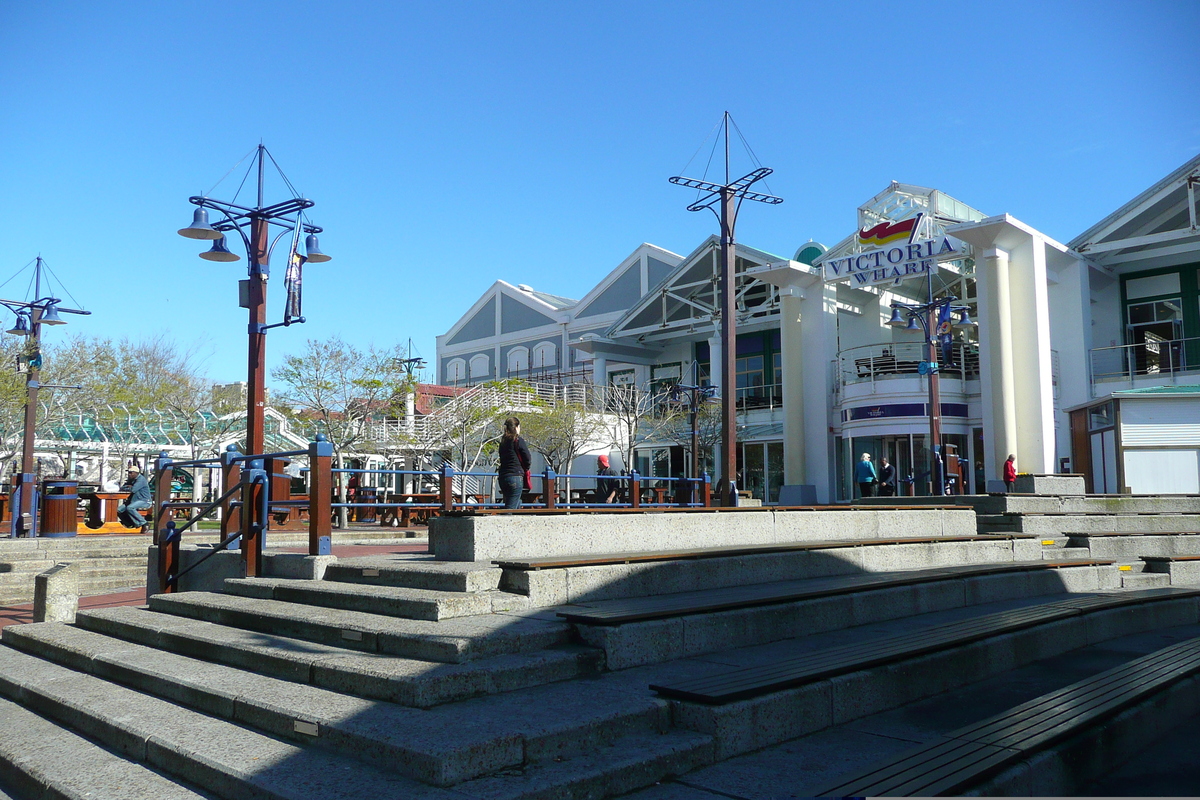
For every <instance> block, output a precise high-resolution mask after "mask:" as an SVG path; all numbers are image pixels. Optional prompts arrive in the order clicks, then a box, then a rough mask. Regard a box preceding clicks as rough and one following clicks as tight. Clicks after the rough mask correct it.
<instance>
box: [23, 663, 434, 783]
mask: <svg viewBox="0 0 1200 800" xmlns="http://www.w3.org/2000/svg"><path fill="white" fill-rule="evenodd" d="M0 696H2V697H3V698H5V699H8V700H10V701H12V702H15V703H18V704H19V705H21V706H22V707H24V708H27V709H29V710H31V711H34V712H36V713H37V714H39V715H40V716H43V717H46V718H48V719H51V720H53V721H55V722H57V723H58V724H59V725H61V726H66V727H68V728H69V729H70V730H72V731H73V732H75V733H78V734H81V735H83V736H86V737H88V738H89V739H91V740H93V741H95V742H97V743H99V744H100V745H101V746H103V747H105V748H106V749H109V750H112V751H115V752H117V753H119V754H120V755H122V756H124V757H125V758H127V759H129V760H131V761H134V762H137V763H140V764H144V765H147V766H150V767H153V768H155V769H158V770H162V771H164V772H167V773H170V774H171V775H172V776H173V777H175V778H177V779H179V780H182V781H185V782H187V783H189V784H192V785H194V786H198V787H200V788H201V789H203V790H205V791H208V792H211V793H213V794H214V795H216V796H218V797H222V798H228V800H244V798H272V800H311V798H313V797H321V798H329V799H330V800H333V799H334V798H344V799H345V800H349V798H356V797H405V798H413V799H414V800H425V799H426V798H429V799H430V800H432V798H438V800H444V799H445V798H447V794H446V792H445V791H444V790H439V789H436V788H434V787H431V786H426V785H424V784H421V783H420V782H418V781H415V780H413V779H411V778H406V777H404V776H402V775H399V774H397V773H395V772H389V771H385V770H381V769H378V768H376V767H373V766H371V765H368V764H364V763H362V762H361V761H358V760H355V759H348V758H346V757H344V756H339V755H337V754H334V753H330V752H327V751H323V750H320V749H315V748H306V747H302V746H300V745H297V744H293V743H289V742H284V741H281V740H279V739H278V738H275V737H272V736H266V735H263V734H261V733H257V732H255V731H251V730H248V729H247V728H245V727H242V726H240V725H236V724H234V723H231V722H228V721H226V720H222V719H215V718H213V717H211V716H208V715H205V714H201V713H199V712H197V711H192V710H190V709H187V708H182V707H180V706H178V705H175V704H174V703H169V702H167V701H165V700H160V699H158V698H156V697H152V696H150V695H147V694H143V693H141V692H137V691H134V690H132V689H128V688H125V687H123V686H117V685H115V684H112V683H109V682H107V681H104V680H102V679H100V678H97V677H95V676H93V675H88V674H85V673H81V672H76V671H75V670H71V669H68V668H66V667H63V666H60V665H58V664H52V663H50V662H48V661H44V660H42V659H39V658H36V657H34V656H31V655H28V654H25V653H21V652H19V651H17V650H14V649H12V648H11V647H0ZM0 735H2V736H3V738H5V739H8V737H9V735H10V734H9V732H8V731H4V732H3V733H2V734H0ZM10 741H11V740H10ZM117 796H122V795H117ZM125 796H127V795H125Z"/></svg>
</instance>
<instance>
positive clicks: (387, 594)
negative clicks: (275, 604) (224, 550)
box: [225, 578, 528, 622]
mask: <svg viewBox="0 0 1200 800" xmlns="http://www.w3.org/2000/svg"><path fill="white" fill-rule="evenodd" d="M225 592H226V593H227V594H233V595H238V596H240V597H259V598H263V599H268V600H282V601H284V602H287V603H303V604H306V605H311V606H321V607H323V608H341V609H345V610H348V611H364V612H368V613H372V614H384V615H387V616H391V617H404V618H406V619H422V620H429V621H432V622H437V621H438V620H444V619H452V618H454V617H472V616H478V615H480V614H490V613H492V611H493V610H497V611H509V610H512V609H513V608H515V607H517V606H521V607H525V606H528V598H525V597H521V596H519V595H513V594H509V593H507V592H495V591H493V592H471V593H469V592H440V591H434V590H431V589H408V588H404V587H397V586H373V585H369V584H353V583H337V582H334V581H305V580H294V579H288V578H226V579H225ZM493 597H495V600H496V606H497V607H496V608H495V609H493V602H492V601H493Z"/></svg>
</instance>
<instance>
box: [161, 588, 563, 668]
mask: <svg viewBox="0 0 1200 800" xmlns="http://www.w3.org/2000/svg"><path fill="white" fill-rule="evenodd" d="M150 609H151V610H153V611H158V612H161V613H166V614H173V615H175V616H184V617H190V618H192V619H201V620H205V621H208V622H217V623H220V624H222V625H228V626H232V627H237V628H245V629H247V630H255V631H262V632H264V633H273V634H278V635H282V636H288V637H291V638H296V639H304V640H307V641H312V642H320V643H323V644H330V645H335V646H340V647H345V648H347V649H350V650H360V651H366V652H380V653H388V654H391V655H398V656H405V657H408V658H418V659H422V660H425V661H441V662H445V663H450V664H457V663H462V662H465V661H470V660H471V659H475V658H484V657H487V656H494V655H504V654H506V653H521V652H531V651H534V650H541V649H544V648H546V647H550V646H552V645H555V644H564V643H566V642H567V641H568V640H569V639H570V626H569V625H567V624H565V623H563V622H561V621H557V620H556V619H555V618H554V617H553V615H551V614H548V613H543V614H541V615H536V614H526V615H521V614H516V613H514V614H491V615H488V616H478V617H462V618H457V619H448V620H443V621H441V622H428V621H425V620H411V619H399V618H396V617H386V616H382V615H379V614H369V613H364V612H361V611H345V610H342V609H330V608H321V607H318V606H310V605H300V604H297V603H285V602H282V601H279V600H262V599H259V598H252V597H236V596H232V595H224V594H215V593H212V592H183V593H180V594H159V595H154V596H153V597H151V598H150Z"/></svg>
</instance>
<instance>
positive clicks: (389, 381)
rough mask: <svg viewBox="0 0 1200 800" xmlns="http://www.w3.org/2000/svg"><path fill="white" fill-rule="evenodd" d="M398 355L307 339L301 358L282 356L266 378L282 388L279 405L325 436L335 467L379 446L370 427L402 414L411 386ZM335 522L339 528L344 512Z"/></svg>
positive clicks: (342, 496)
mask: <svg viewBox="0 0 1200 800" xmlns="http://www.w3.org/2000/svg"><path fill="white" fill-rule="evenodd" d="M403 355H404V351H403V349H402V348H400V347H399V346H393V347H389V348H377V347H375V346H374V345H372V346H371V347H369V348H368V349H367V350H365V351H363V350H359V349H357V348H355V347H354V346H352V345H349V344H347V343H346V342H344V341H342V340H341V338H339V337H336V336H335V337H333V338H332V339H329V340H326V341H318V340H316V339H309V340H308V342H307V344H306V346H305V349H304V352H302V353H301V354H299V355H288V356H286V357H285V358H284V362H283V364H282V366H280V367H277V368H276V369H274V370H272V371H271V377H272V378H274V379H275V380H277V381H279V382H281V383H282V384H283V387H284V388H283V391H282V392H281V396H280V398H279V402H281V403H283V404H286V405H288V406H290V407H291V409H292V411H293V413H295V414H296V416H298V417H300V418H301V419H304V420H306V421H308V422H309V423H311V424H312V426H313V427H314V428H315V430H316V431H317V432H319V433H323V434H325V437H326V438H327V439H328V440H329V443H330V444H331V445H332V446H333V452H334V457H335V462H336V463H337V464H339V465H341V464H343V463H344V457H345V455H346V454H347V453H349V452H354V451H358V452H362V450H363V449H364V448H370V447H372V446H374V445H378V444H381V443H380V442H378V441H377V440H378V435H379V431H380V428H381V426H379V425H377V424H375V423H377V422H379V421H381V420H382V419H383V418H385V417H387V416H395V415H396V414H397V409H399V410H400V413H403V408H404V396H405V394H406V393H407V392H408V390H409V388H410V384H411V383H412V380H413V379H412V378H411V377H410V376H409V375H408V374H407V372H405V370H404V367H403V365H402V364H401V362H400V359H401V358H403ZM343 476H344V473H343ZM346 484H347V482H346V481H345V480H341V481H339V484H338V496H339V500H340V502H342V503H345V502H346V489H347V485H346ZM338 518H339V521H340V524H341V526H342V527H343V528H344V527H345V526H346V524H347V513H346V509H345V508H344V507H343V508H341V509H340V510H339V516H338Z"/></svg>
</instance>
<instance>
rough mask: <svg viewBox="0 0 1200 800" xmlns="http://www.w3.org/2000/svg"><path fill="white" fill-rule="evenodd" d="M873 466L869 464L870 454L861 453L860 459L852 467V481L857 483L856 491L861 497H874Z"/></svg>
mask: <svg viewBox="0 0 1200 800" xmlns="http://www.w3.org/2000/svg"><path fill="white" fill-rule="evenodd" d="M876 478H877V476H876V475H875V465H874V464H872V463H871V454H870V453H863V454H862V458H860V459H859V460H858V463H857V464H856V465H855V466H854V480H856V481H858V491H859V494H860V495H862V496H863V497H874V496H875V481H876Z"/></svg>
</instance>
